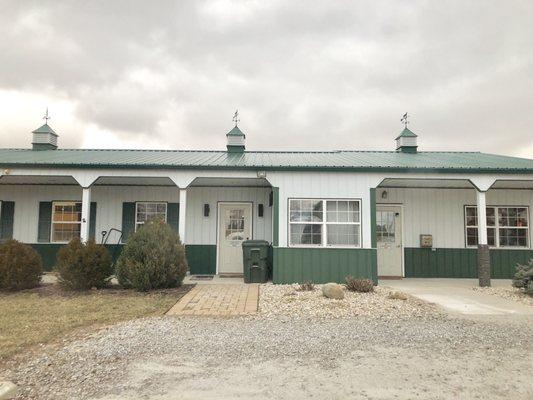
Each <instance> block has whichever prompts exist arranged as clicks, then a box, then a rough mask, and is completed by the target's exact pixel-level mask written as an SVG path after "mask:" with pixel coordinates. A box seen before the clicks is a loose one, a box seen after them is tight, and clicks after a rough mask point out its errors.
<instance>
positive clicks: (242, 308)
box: [167, 283, 259, 317]
mask: <svg viewBox="0 0 533 400" xmlns="http://www.w3.org/2000/svg"><path fill="white" fill-rule="evenodd" d="M258 301H259V285H258V284H254V283H251V284H221V285H216V284H204V285H202V284H198V285H196V286H195V287H194V288H192V289H191V290H190V291H189V293H187V294H186V295H185V296H183V297H182V298H181V299H180V300H179V301H178V302H177V303H176V304H175V305H174V306H173V307H172V308H171V309H170V310H169V311H168V312H167V315H209V316H217V317H219V316H232V315H244V314H254V313H256V312H257V304H258Z"/></svg>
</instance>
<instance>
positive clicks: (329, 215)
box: [289, 199, 361, 247]
mask: <svg viewBox="0 0 533 400" xmlns="http://www.w3.org/2000/svg"><path fill="white" fill-rule="evenodd" d="M289 245H290V246H338V247H360V246H361V202H360V201H359V200H327V199H326V200H322V199H319V200H315V199H290V200H289Z"/></svg>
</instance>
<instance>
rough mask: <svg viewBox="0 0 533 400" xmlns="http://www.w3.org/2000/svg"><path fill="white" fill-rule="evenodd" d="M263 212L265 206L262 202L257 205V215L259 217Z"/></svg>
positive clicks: (261, 216)
mask: <svg viewBox="0 0 533 400" xmlns="http://www.w3.org/2000/svg"><path fill="white" fill-rule="evenodd" d="M264 213H265V206H264V205H263V204H258V205H257V216H258V217H260V218H263V215H264Z"/></svg>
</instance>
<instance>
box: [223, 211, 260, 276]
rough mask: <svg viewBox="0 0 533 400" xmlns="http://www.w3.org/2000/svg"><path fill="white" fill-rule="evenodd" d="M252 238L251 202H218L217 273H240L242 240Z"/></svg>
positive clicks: (241, 267)
mask: <svg viewBox="0 0 533 400" xmlns="http://www.w3.org/2000/svg"><path fill="white" fill-rule="evenodd" d="M251 238H252V204H251V203H220V204H219V208H218V273H219V274H242V273H243V261H242V242H243V241H245V240H248V239H251Z"/></svg>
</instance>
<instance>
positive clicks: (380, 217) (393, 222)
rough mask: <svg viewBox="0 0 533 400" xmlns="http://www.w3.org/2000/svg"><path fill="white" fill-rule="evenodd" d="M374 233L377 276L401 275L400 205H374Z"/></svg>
mask: <svg viewBox="0 0 533 400" xmlns="http://www.w3.org/2000/svg"><path fill="white" fill-rule="evenodd" d="M376 235H377V245H378V276H390V277H401V276H402V275H403V273H402V259H403V242H402V208H401V207H400V206H385V205H377V206H376Z"/></svg>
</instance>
